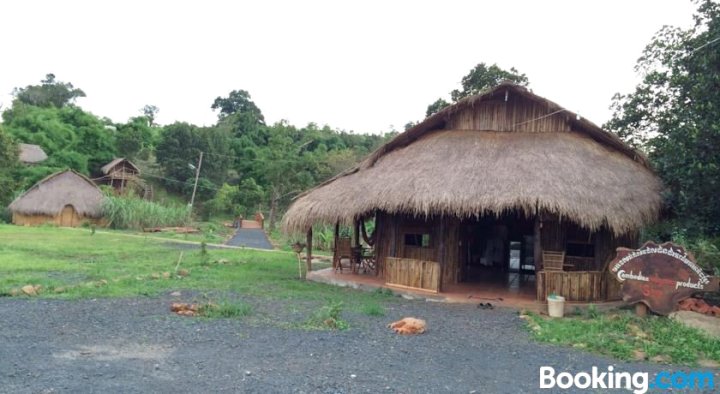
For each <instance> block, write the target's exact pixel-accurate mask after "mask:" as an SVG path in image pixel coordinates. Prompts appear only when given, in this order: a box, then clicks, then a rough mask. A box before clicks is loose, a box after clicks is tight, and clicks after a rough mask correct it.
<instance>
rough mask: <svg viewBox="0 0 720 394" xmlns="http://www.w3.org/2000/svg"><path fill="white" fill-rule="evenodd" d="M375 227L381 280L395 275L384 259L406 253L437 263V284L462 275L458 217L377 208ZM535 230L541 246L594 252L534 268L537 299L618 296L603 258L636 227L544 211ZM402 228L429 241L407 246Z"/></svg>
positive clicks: (633, 241) (631, 243) (626, 242)
mask: <svg viewBox="0 0 720 394" xmlns="http://www.w3.org/2000/svg"><path fill="white" fill-rule="evenodd" d="M376 231H377V232H378V233H377V241H376V245H375V253H376V258H377V264H378V275H379V276H381V277H384V278H385V279H386V281H389V280H397V279H392V278H394V277H396V276H397V275H399V274H398V273H397V272H392V273H391V272H389V271H387V270H388V263H389V259H392V258H395V260H393V261H396V260H397V259H401V260H402V259H408V260H413V261H424V262H436V263H438V267H439V270H440V275H439V277H440V281H441V284H442V285H447V284H455V283H458V282H460V281H461V280H462V269H461V268H462V261H461V260H462V259H461V256H460V247H459V246H460V244H459V242H460V220H459V219H457V218H450V217H430V218H427V219H425V218H414V217H411V216H407V215H390V214H386V213H382V212H381V213H378V215H377V216H376ZM540 231H541V237H540V239H541V246H542V248H543V249H544V250H565V248H566V243H567V242H568V241H571V242H578V243H588V244H592V245H594V252H595V257H579V256H566V262H567V263H569V264H573V266H574V267H573V268H572V270H571V271H565V272H560V273H549V274H547V273H543V272H540V273H538V276H537V295H538V297H539V298H538V299H539V300H543V301H544V300H545V299H546V297H547V295H548V294H551V293H556V294H560V295H562V296H564V297H566V299H567V300H568V301H581V302H594V301H604V300H618V299H620V298H621V296H620V287H619V284H617V283H615V281H614V280H612V278H610V277H609V275H607V272H606V271H607V264H608V262H609V261H611V260H612V258H613V257H614V256H615V249H616V248H617V247H619V246H626V247H635V246H637V233H633V234H627V235H624V236H621V237H615V236H613V235H612V233H610V232H609V231H608V230H606V229H602V230H600V231H597V232H594V233H591V232H589V231H587V230H585V229H582V228H580V227H579V226H577V225H575V224H574V223H572V222H570V221H566V220H560V219H559V218H557V217H552V216H549V215H548V216H546V217H544V218H543V222H542V228H541V230H540ZM407 233H413V234H419V233H428V234H430V237H431V243H430V245H428V247H418V246H407V245H405V234H407ZM395 264H396V263H395ZM395 267H396V266H395ZM548 275H549V276H548ZM416 276H417V275H416ZM388 278H390V279H388ZM413 283H416V281H415V282H413ZM399 284H401V285H402V283H399ZM407 286H410V285H407Z"/></svg>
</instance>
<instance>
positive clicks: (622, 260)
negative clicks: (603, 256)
mask: <svg viewBox="0 0 720 394" xmlns="http://www.w3.org/2000/svg"><path fill="white" fill-rule="evenodd" d="M609 268H610V272H611V273H612V274H613V275H614V276H615V279H617V280H618V281H620V282H621V283H622V284H623V285H622V293H623V301H625V302H628V303H631V304H634V303H637V302H642V303H644V304H645V305H647V306H648V307H649V308H650V309H651V310H652V311H653V312H655V313H658V314H660V315H667V314H669V313H670V312H672V311H674V310H676V309H677V308H678V303H679V302H680V301H682V300H683V299H685V298H688V297H690V296H691V295H692V294H694V293H698V292H703V291H716V290H718V282H717V280H716V279H715V278H713V277H711V276H709V275H708V274H706V273H705V272H704V271H703V270H702V268H700V266H698V265H697V264H696V263H695V259H694V257H693V256H692V254H690V253H688V252H686V251H685V249H684V248H683V247H682V246H678V245H675V244H673V243H671V242H666V243H664V244H662V245H658V244H655V243H653V242H647V243H645V245H643V246H642V247H641V248H640V249H638V250H633V249H628V248H618V249H617V256H616V257H615V259H614V260H613V261H612V262H611V263H610V266H609Z"/></svg>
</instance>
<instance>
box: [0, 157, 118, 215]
mask: <svg viewBox="0 0 720 394" xmlns="http://www.w3.org/2000/svg"><path fill="white" fill-rule="evenodd" d="M104 199H105V196H104V195H103V194H102V192H101V191H100V189H99V188H98V187H97V185H95V183H93V181H91V180H90V179H89V178H87V177H85V176H84V175H82V174H79V173H77V172H75V171H73V170H66V171H62V172H57V173H55V174H52V175H50V176H48V177H47V178H45V179H43V180H41V181H40V182H38V183H36V184H35V185H33V187H31V188H30V189H29V190H28V191H26V192H25V193H23V194H22V195H21V196H19V197H18V198H16V199H15V201H13V202H12V203H11V204H10V206H9V207H8V208H9V209H10V212H12V221H13V223H14V224H17V225H23V226H34V225H41V224H46V223H50V224H55V225H58V226H63V227H77V226H79V225H81V224H82V223H84V222H90V223H95V224H102V203H103V200H104Z"/></svg>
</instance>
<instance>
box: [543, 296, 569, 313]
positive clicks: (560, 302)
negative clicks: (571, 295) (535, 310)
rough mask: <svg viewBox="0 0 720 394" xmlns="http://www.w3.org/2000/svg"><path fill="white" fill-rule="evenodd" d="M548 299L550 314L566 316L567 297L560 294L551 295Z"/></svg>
mask: <svg viewBox="0 0 720 394" xmlns="http://www.w3.org/2000/svg"><path fill="white" fill-rule="evenodd" d="M547 301H548V316H550V317H563V316H565V297H562V296H559V295H550V296H548V298H547Z"/></svg>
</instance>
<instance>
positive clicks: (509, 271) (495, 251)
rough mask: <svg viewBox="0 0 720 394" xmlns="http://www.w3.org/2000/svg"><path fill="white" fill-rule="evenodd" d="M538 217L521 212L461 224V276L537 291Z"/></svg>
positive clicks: (511, 287)
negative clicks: (535, 251)
mask: <svg viewBox="0 0 720 394" xmlns="http://www.w3.org/2000/svg"><path fill="white" fill-rule="evenodd" d="M533 226H534V219H533V218H528V217H525V216H524V215H522V214H519V213H517V212H513V213H508V214H505V215H502V216H500V217H494V216H483V217H480V218H478V219H473V220H466V221H463V222H462V223H461V225H460V239H461V242H460V251H459V257H460V262H461V268H460V270H461V280H462V281H463V282H466V283H477V284H479V285H482V286H485V285H488V286H493V287H498V288H505V289H515V290H521V289H522V290H528V291H533V292H534V291H535V260H534V257H533V244H534V242H533V241H534V236H533V230H534V229H533Z"/></svg>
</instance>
